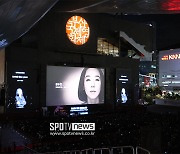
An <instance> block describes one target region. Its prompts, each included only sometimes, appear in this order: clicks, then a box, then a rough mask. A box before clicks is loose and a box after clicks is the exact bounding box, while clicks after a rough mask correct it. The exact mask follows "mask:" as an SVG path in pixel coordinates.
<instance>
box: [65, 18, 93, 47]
mask: <svg viewBox="0 0 180 154" xmlns="http://www.w3.org/2000/svg"><path fill="white" fill-rule="evenodd" d="M66 34H67V36H68V38H69V40H70V41H71V42H72V43H74V44H76V45H82V44H84V43H86V42H87V41H88V39H89V34H90V29H89V25H88V23H87V22H86V20H85V19H84V18H82V17H80V16H72V17H71V18H70V19H69V20H68V21H67V23H66Z"/></svg>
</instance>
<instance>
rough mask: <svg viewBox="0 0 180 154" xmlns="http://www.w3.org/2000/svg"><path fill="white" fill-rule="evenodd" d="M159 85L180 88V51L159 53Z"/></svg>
mask: <svg viewBox="0 0 180 154" xmlns="http://www.w3.org/2000/svg"><path fill="white" fill-rule="evenodd" d="M159 85H160V86H164V87H168V86H170V87H179V86H180V49H176V50H167V51H161V52H159Z"/></svg>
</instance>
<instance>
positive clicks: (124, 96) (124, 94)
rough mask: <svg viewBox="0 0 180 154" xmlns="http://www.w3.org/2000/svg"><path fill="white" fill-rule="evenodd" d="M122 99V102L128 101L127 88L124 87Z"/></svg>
mask: <svg viewBox="0 0 180 154" xmlns="http://www.w3.org/2000/svg"><path fill="white" fill-rule="evenodd" d="M121 100H122V103H126V102H127V95H126V90H125V88H122V90H121Z"/></svg>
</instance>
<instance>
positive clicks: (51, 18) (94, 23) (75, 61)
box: [6, 12, 139, 106]
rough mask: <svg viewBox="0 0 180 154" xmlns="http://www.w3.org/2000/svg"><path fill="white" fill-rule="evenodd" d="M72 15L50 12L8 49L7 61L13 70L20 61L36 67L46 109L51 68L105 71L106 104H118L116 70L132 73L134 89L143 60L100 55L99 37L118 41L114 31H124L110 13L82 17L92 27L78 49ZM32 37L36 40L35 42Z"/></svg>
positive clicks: (40, 91) (40, 100)
mask: <svg viewBox="0 0 180 154" xmlns="http://www.w3.org/2000/svg"><path fill="white" fill-rule="evenodd" d="M78 15H79V14H78ZM71 16H72V14H70V13H66V14H63V13H58V12H50V13H48V14H47V15H46V16H45V17H44V18H43V19H42V20H41V21H40V22H39V23H38V24H37V25H36V26H35V27H34V28H33V29H32V30H31V31H29V32H28V33H27V34H26V35H25V36H23V37H21V38H20V39H19V40H17V41H16V42H14V43H13V44H11V45H10V46H9V47H8V48H7V49H6V62H7V64H9V65H13V67H17V66H16V62H18V63H22V64H24V65H27V67H31V64H33V67H35V68H36V69H37V70H38V73H37V82H38V83H37V84H38V85H39V91H38V93H39V103H40V106H44V105H45V102H46V100H45V98H46V66H47V65H56V66H59V65H66V66H87V67H103V68H105V69H106V90H105V91H106V94H105V97H106V102H107V103H111V102H114V101H115V97H116V96H115V95H116V90H115V89H116V68H125V69H129V70H131V73H132V74H133V83H132V89H133V88H134V86H135V85H137V83H138V80H139V79H138V73H139V71H138V68H139V67H138V65H139V60H135V59H130V58H120V57H112V56H102V55H98V54H97V53H96V52H97V38H98V37H105V38H109V39H113V38H115V37H114V32H115V31H117V30H118V29H119V28H120V27H119V25H120V23H118V21H119V19H117V18H116V17H115V18H114V16H111V15H106V14H81V16H82V17H84V18H85V19H86V21H87V22H88V24H89V26H90V28H91V29H90V38H89V41H88V42H87V43H86V44H84V45H82V46H76V45H74V44H72V43H71V42H70V41H69V39H68V38H67V36H66V33H65V24H66V22H67V20H68V19H69V17H71ZM28 38H34V39H33V41H32V40H31V39H28ZM28 40H29V44H28ZM31 43H32V44H31ZM7 73H8V70H7ZM132 91H133V90H132Z"/></svg>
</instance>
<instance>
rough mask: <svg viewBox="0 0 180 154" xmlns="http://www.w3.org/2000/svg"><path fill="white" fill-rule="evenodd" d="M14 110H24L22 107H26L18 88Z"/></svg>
mask: <svg viewBox="0 0 180 154" xmlns="http://www.w3.org/2000/svg"><path fill="white" fill-rule="evenodd" d="M15 99H16V108H24V106H25V105H26V100H25V98H24V96H23V91H22V89H21V88H18V89H17V90H16V96H15Z"/></svg>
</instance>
